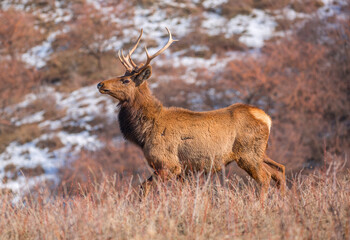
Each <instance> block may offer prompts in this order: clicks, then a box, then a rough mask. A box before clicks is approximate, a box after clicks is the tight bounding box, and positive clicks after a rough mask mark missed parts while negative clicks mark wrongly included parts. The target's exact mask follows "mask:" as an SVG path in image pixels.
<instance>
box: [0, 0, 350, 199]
mask: <svg viewBox="0 0 350 240" xmlns="http://www.w3.org/2000/svg"><path fill="white" fill-rule="evenodd" d="M64 2H65V1H58V0H55V1H54V6H55V8H54V10H53V11H51V12H50V11H49V10H47V9H44V10H35V11H34V12H33V14H34V15H37V16H39V17H40V18H41V19H43V20H44V21H46V22H47V21H53V22H54V23H55V24H56V25H59V24H60V23H65V22H68V21H69V20H71V19H72V13H71V12H70V10H69V8H67V7H66V5H64V4H63V3H64ZM87 2H89V3H90V4H92V5H93V6H94V7H95V8H96V9H98V10H99V11H101V12H102V13H105V15H106V16H109V17H110V18H111V19H112V22H115V23H117V24H119V25H120V26H121V27H122V28H123V26H125V28H123V35H124V38H123V39H122V40H120V39H117V38H116V37H113V38H111V39H109V40H108V41H107V42H106V44H105V46H106V50H119V49H120V48H122V47H123V45H125V44H129V43H130V42H132V41H135V39H136V38H137V36H138V35H139V29H140V28H143V29H144V39H148V40H154V41H155V42H156V44H157V45H158V46H159V47H161V46H163V45H164V44H165V42H166V41H167V33H166V31H165V27H166V26H167V27H169V28H170V30H171V32H172V33H173V36H174V38H175V39H176V38H181V37H183V36H186V35H187V34H190V33H191V32H196V31H197V29H196V28H195V25H193V21H194V17H193V16H191V15H190V14H189V15H184V16H181V17H180V16H177V17H173V16H171V15H169V14H168V12H167V9H169V8H171V7H173V8H193V7H196V5H195V4H199V1H198V0H192V2H188V1H187V2H185V3H178V2H174V1H171V0H166V1H163V2H162V3H161V4H162V6H163V7H162V8H159V6H153V7H148V8H147V9H146V8H142V7H141V6H135V8H134V17H132V19H121V18H119V17H118V14H116V13H115V12H113V11H114V9H113V8H111V7H109V6H105V5H104V4H103V1H101V0H88V1H87ZM225 2H227V0H219V1H214V0H205V1H203V2H202V5H203V6H204V8H206V9H210V8H216V7H217V6H219V5H221V4H222V3H225ZM25 3H27V1H26V0H19V1H15V3H14V2H13V1H9V0H4V1H2V2H1V3H0V7H1V8H2V9H8V8H10V7H15V8H16V9H17V10H25V11H30V9H27V8H26V6H25ZM323 3H324V6H323V7H321V8H319V9H318V11H317V12H316V13H313V14H304V13H298V12H295V11H294V10H292V9H290V8H288V7H287V8H285V9H282V10H277V11H274V12H272V13H267V12H265V11H262V10H258V9H253V10H252V12H251V13H250V14H248V15H237V16H235V17H233V18H231V19H227V18H225V17H223V16H221V15H220V14H219V13H218V12H213V11H204V12H203V15H202V17H203V20H202V23H201V29H202V30H203V32H202V33H204V34H208V35H211V36H225V37H226V38H232V37H233V36H234V35H237V34H238V35H239V41H240V42H242V43H244V44H245V45H247V46H248V47H250V48H252V49H251V50H248V51H246V52H228V53H227V54H226V56H224V57H220V59H219V58H218V56H217V55H215V54H213V55H212V56H211V57H210V58H209V59H203V58H199V57H187V56H183V55H184V54H185V53H186V51H187V50H186V49H185V50H181V51H178V52H171V48H170V49H169V51H166V52H165V54H164V57H163V61H156V62H155V63H154V64H156V65H158V66H162V65H172V66H174V67H181V66H185V67H186V72H185V73H184V74H182V75H181V76H179V78H182V79H183V80H185V81H186V82H188V83H194V82H196V81H198V79H197V75H196V72H195V71H193V70H194V69H195V68H206V69H207V70H208V71H211V72H213V73H215V72H220V71H221V70H222V69H223V68H224V67H225V66H226V64H227V63H228V62H229V61H231V60H233V59H236V58H242V57H244V56H246V55H250V56H252V55H256V56H258V55H259V48H261V47H262V46H263V45H264V41H266V40H268V39H270V38H271V37H273V36H276V35H277V34H279V33H278V32H277V33H276V31H275V29H276V26H277V23H276V20H277V19H278V18H282V17H286V18H287V19H289V20H294V19H297V18H300V19H308V18H310V17H312V16H314V15H315V14H316V15H318V16H320V17H325V18H326V17H329V16H335V15H336V16H337V17H343V18H344V17H348V16H347V15H345V13H341V6H343V5H344V4H347V3H346V1H345V0H344V1H337V3H335V2H334V1H331V0H323ZM68 31H69V28H67V27H66V28H65V27H61V28H58V30H55V31H54V32H52V33H50V34H49V36H48V38H47V39H46V40H45V41H44V42H42V43H41V44H40V45H38V46H35V47H34V48H32V49H30V50H29V51H28V52H27V53H25V54H23V55H22V59H23V60H24V61H25V62H27V63H28V64H30V65H32V66H35V67H37V68H42V67H44V66H45V64H46V61H47V60H48V58H49V57H50V54H51V53H52V48H51V43H52V42H53V41H54V40H55V38H56V36H57V35H58V34H60V33H61V32H68ZM143 44H144V43H143ZM174 44H176V43H174ZM196 44H198V43H195V42H193V45H192V46H190V50H194V51H202V50H209V51H210V49H208V47H207V46H205V45H196ZM141 45H142V44H141ZM159 47H156V48H149V52H150V53H151V54H152V53H153V52H155V51H157V50H158V48H159ZM134 55H135V59H138V58H140V59H141V60H142V59H145V55H144V50H143V48H142V47H140V48H139V49H138V50H136V52H135V54H134ZM155 74H156V73H155ZM158 79H159V80H160V81H162V80H163V79H164V80H166V79H169V77H168V76H158ZM151 85H152V84H151ZM153 85H155V84H153ZM153 85H152V86H153ZM209 95H210V96H216V95H217V93H215V89H212V90H210V91H209ZM46 98H53V99H54V102H55V105H54V106H52V107H53V108H54V109H57V110H65V114H64V116H62V117H60V118H58V119H45V117H44V116H45V110H40V111H37V112H35V113H33V114H31V115H28V116H24V117H22V118H20V119H19V118H12V119H11V121H12V123H14V124H15V125H16V126H21V125H23V124H29V123H37V124H38V126H39V127H40V128H41V129H42V130H44V132H45V133H44V134H43V135H41V136H39V137H38V138H36V139H33V140H32V141H30V142H27V143H25V144H20V143H18V142H17V141H14V142H12V143H10V144H9V145H8V146H7V148H6V149H5V151H4V152H2V153H0V179H3V178H4V177H7V178H9V180H8V181H7V182H6V183H5V182H1V181H0V188H8V189H11V190H12V191H14V192H17V193H20V194H21V193H23V191H28V190H29V189H30V188H31V187H32V186H34V185H35V184H36V183H38V182H43V181H46V180H50V181H53V182H55V183H57V182H58V181H59V179H58V177H57V174H56V172H57V170H58V169H59V168H60V167H62V166H63V164H65V163H66V162H67V161H70V160H74V158H75V157H76V156H77V155H78V154H79V151H81V150H82V149H89V150H97V149H99V148H101V147H103V143H102V142H101V141H100V140H99V139H98V137H97V136H96V135H94V133H93V131H96V130H98V129H100V128H102V127H103V126H102V125H99V124H94V125H92V124H91V121H93V120H94V119H95V118H97V117H98V118H103V119H106V121H107V122H108V123H111V122H115V121H116V118H117V115H116V103H114V102H113V100H112V99H111V98H110V97H107V96H104V95H101V94H99V93H98V91H97V89H96V86H95V85H93V86H88V87H84V88H81V89H78V90H76V91H74V92H72V93H69V94H67V93H60V92H56V91H55V90H54V89H53V88H44V89H42V91H40V92H38V93H35V94H34V93H32V94H29V95H27V96H26V97H25V100H24V101H23V102H21V103H19V104H17V105H15V106H9V107H7V108H5V109H2V110H1V109H0V113H6V114H12V113H14V112H16V111H20V110H21V109H25V108H26V107H28V106H30V104H31V103H33V102H34V101H37V100H45V99H46ZM191 99H192V100H191V104H192V105H194V106H197V105H198V106H200V105H201V104H200V103H201V101H202V100H201V97H200V96H199V95H198V94H194V95H193V96H192V98H191ZM63 126H72V127H77V128H79V129H80V131H78V132H75V133H72V132H68V131H64V130H62V127H63ZM54 138H56V139H59V141H60V142H61V143H62V146H59V148H57V149H50V148H48V147H45V146H44V147H43V146H42V145H40V144H39V143H40V142H42V141H44V142H45V141H49V140H52V139H54ZM113 141H114V142H115V144H117V143H120V142H121V141H123V140H122V139H121V138H120V136H116V137H115V139H113ZM11 164H12V165H13V166H15V171H19V169H20V168H35V167H37V166H41V167H42V168H43V169H44V171H45V173H44V174H43V175H40V176H34V177H26V176H23V175H21V174H19V176H18V177H17V178H16V179H13V180H11V176H12V175H13V172H9V171H7V172H5V168H6V166H9V165H11Z"/></svg>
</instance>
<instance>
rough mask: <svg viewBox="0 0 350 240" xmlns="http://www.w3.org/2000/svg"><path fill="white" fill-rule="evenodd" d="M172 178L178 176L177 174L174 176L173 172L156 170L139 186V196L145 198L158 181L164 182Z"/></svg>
mask: <svg viewBox="0 0 350 240" xmlns="http://www.w3.org/2000/svg"><path fill="white" fill-rule="evenodd" d="M172 176H179V174H175V173H174V172H172V171H170V170H168V169H161V170H156V171H155V172H154V173H153V174H152V175H151V176H150V177H149V178H148V179H147V180H145V181H144V182H143V183H142V184H141V186H140V194H139V195H140V196H141V197H142V198H145V197H147V195H148V194H149V192H150V190H151V189H152V187H154V185H155V183H156V182H157V181H159V180H161V181H166V180H168V179H169V178H171V177H172Z"/></svg>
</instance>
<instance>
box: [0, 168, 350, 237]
mask: <svg viewBox="0 0 350 240" xmlns="http://www.w3.org/2000/svg"><path fill="white" fill-rule="evenodd" d="M106 179H107V178H105V180H104V181H103V182H102V183H100V184H92V185H91V191H89V192H88V193H83V192H85V191H82V194H80V195H76V196H74V197H70V198H64V197H61V196H60V195H59V194H58V195H55V196H52V195H50V194H49V192H48V191H46V190H42V189H38V190H37V191H35V192H32V194H31V195H30V196H28V197H27V198H26V201H25V203H18V204H15V205H13V204H11V201H10V200H11V198H12V196H11V194H9V193H8V194H5V193H3V194H1V195H0V199H1V203H2V204H1V208H0V209H1V210H0V217H1V221H0V239H232V238H238V239H349V237H350V228H349V226H350V189H349V180H350V172H349V171H348V172H347V173H344V174H343V175H342V176H338V177H335V178H332V177H330V176H327V174H326V172H325V173H321V172H319V173H314V174H312V175H308V176H299V177H296V178H294V179H293V180H292V181H291V182H290V188H289V190H288V191H287V193H286V196H285V197H284V198H283V197H281V196H280V195H279V194H278V193H277V192H275V191H274V190H272V191H271V192H270V194H269V197H268V199H267V201H266V202H265V204H264V206H262V205H260V203H259V201H258V200H257V199H256V196H255V195H256V193H255V187H254V186H253V184H252V182H248V184H245V183H244V182H243V181H242V179H241V178H234V179H232V180H229V181H226V186H222V185H220V184H214V183H213V182H212V181H205V180H204V179H203V178H198V177H193V178H192V179H191V180H189V181H186V182H185V183H183V184H180V183H179V182H168V183H167V184H165V183H159V184H158V185H157V187H156V190H155V191H154V192H152V193H151V194H150V195H149V196H148V197H147V198H146V199H144V200H143V201H139V198H138V196H137V195H136V194H135V193H134V190H133V188H132V187H130V185H128V184H127V183H126V184H118V183H119V181H117V180H116V179H115V178H114V179H113V178H110V179H109V180H106Z"/></svg>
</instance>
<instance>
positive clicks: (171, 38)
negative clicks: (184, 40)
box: [138, 27, 178, 71]
mask: <svg viewBox="0 0 350 240" xmlns="http://www.w3.org/2000/svg"><path fill="white" fill-rule="evenodd" d="M165 29H166V30H167V32H168V34H169V39H168V42H167V43H166V44H165V45H164V47H162V48H161V49H160V50H158V52H156V53H155V54H153V55H152V56H150V55H149V53H148V50H147V47H145V51H146V55H147V60H146V63H145V64H144V65H143V66H142V67H141V68H140V69H139V70H138V71H141V70H143V69H144V68H146V67H147V66H148V65H149V64H150V62H151V61H152V60H153V59H154V58H156V57H157V56H159V55H160V54H161V53H162V52H164V51H165V50H166V49H167V48H168V47H169V46H170V45H171V44H172V43H173V42H176V41H178V40H174V39H173V37H172V35H171V32H170V30H169V29H168V28H167V27H165Z"/></svg>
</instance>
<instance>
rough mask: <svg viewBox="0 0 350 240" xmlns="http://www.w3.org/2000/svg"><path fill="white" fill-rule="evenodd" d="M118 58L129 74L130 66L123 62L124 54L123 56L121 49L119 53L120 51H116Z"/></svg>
mask: <svg viewBox="0 0 350 240" xmlns="http://www.w3.org/2000/svg"><path fill="white" fill-rule="evenodd" d="M118 57H119V60H120V62H121V63H122V64H123V66H124V67H125V68H126V70H127V71H129V72H131V71H132V67H131V66H130V64H129V63H128V62H127V61H125V57H124V54H123V49H122V50H121V51H120V50H119V51H118Z"/></svg>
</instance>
